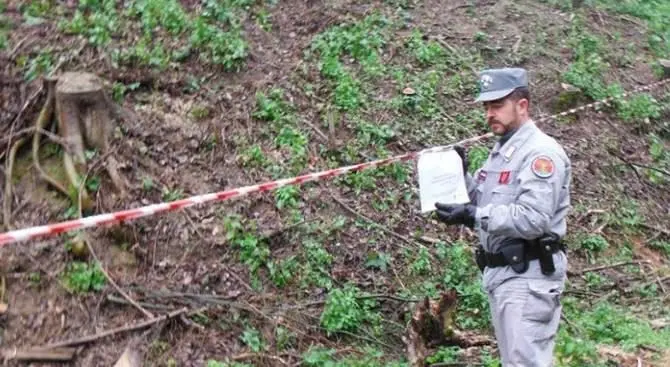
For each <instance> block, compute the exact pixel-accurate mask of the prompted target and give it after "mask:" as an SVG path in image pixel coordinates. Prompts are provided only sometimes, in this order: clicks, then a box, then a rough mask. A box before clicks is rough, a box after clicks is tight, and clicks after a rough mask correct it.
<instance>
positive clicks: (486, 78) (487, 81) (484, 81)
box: [481, 75, 493, 89]
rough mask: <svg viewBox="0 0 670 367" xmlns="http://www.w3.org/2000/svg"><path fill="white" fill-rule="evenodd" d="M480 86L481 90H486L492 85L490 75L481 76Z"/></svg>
mask: <svg viewBox="0 0 670 367" xmlns="http://www.w3.org/2000/svg"><path fill="white" fill-rule="evenodd" d="M481 84H482V88H483V89H488V87H489V86H490V85H491V84H493V78H492V77H491V76H490V75H483V76H482V80H481Z"/></svg>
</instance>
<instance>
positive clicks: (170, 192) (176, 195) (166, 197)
mask: <svg viewBox="0 0 670 367" xmlns="http://www.w3.org/2000/svg"><path fill="white" fill-rule="evenodd" d="M183 197H184V190H183V189H168V188H167V187H164V188H163V201H175V200H179V199H181V198H183Z"/></svg>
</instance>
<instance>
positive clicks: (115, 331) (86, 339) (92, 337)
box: [36, 307, 188, 349]
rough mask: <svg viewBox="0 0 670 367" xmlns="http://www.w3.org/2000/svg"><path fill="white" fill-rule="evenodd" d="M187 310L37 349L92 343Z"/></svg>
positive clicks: (143, 326)
mask: <svg viewBox="0 0 670 367" xmlns="http://www.w3.org/2000/svg"><path fill="white" fill-rule="evenodd" d="M187 311H188V309H186V308H185V307H184V308H182V309H179V310H176V311H172V312H170V313H168V314H167V315H163V316H158V317H155V318H153V319H150V320H146V321H142V322H140V323H138V324H135V325H129V326H123V327H119V328H116V329H111V330H107V331H103V332H101V333H98V334H95V335H89V336H85V337H82V338H77V339H70V340H66V341H62V342H57V343H53V344H48V345H46V346H44V347H38V348H36V349H53V348H61V347H69V346H75V345H81V344H86V343H90V342H93V341H96V340H99V339H102V338H104V337H107V336H110V335H114V334H118V333H122V332H124V331H133V330H138V329H143V328H145V327H147V326H151V325H153V324H156V323H159V322H161V321H165V320H168V319H171V318H174V317H177V316H179V315H181V314H183V313H185V312H187Z"/></svg>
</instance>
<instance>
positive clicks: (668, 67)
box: [658, 59, 670, 78]
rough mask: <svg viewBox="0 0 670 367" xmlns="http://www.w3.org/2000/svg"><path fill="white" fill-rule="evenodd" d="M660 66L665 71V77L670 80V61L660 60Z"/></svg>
mask: <svg viewBox="0 0 670 367" xmlns="http://www.w3.org/2000/svg"><path fill="white" fill-rule="evenodd" d="M658 64H659V65H661V68H662V69H663V77H664V78H670V60H666V59H660V60H658Z"/></svg>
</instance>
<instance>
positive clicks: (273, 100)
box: [252, 88, 288, 122]
mask: <svg viewBox="0 0 670 367" xmlns="http://www.w3.org/2000/svg"><path fill="white" fill-rule="evenodd" d="M283 96H284V92H283V91H282V90H281V89H279V88H273V89H271V90H270V91H269V93H268V94H267V95H266V94H265V93H262V92H257V93H256V110H255V111H254V112H253V114H252V116H253V117H256V118H258V119H261V120H264V121H270V122H276V121H279V120H280V119H282V118H283V117H285V116H286V115H287V113H288V111H287V108H288V107H287V105H286V103H285V102H284V101H283Z"/></svg>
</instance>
